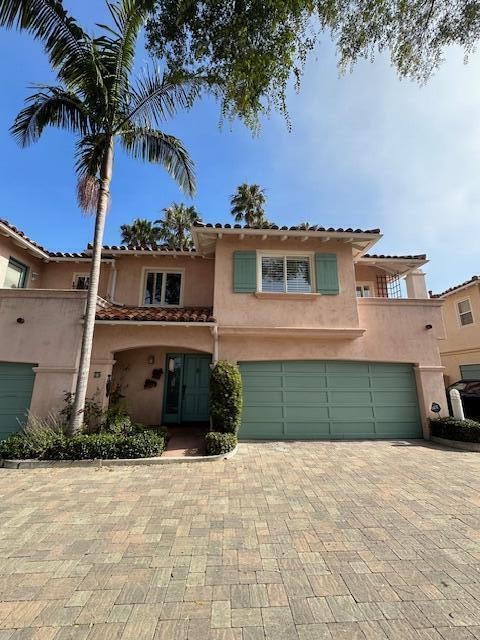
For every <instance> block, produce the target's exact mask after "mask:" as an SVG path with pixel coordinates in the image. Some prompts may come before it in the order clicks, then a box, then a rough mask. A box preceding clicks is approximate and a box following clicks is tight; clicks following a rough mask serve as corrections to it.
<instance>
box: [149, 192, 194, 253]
mask: <svg viewBox="0 0 480 640" xmlns="http://www.w3.org/2000/svg"><path fill="white" fill-rule="evenodd" d="M163 212H164V217H163V219H161V220H155V224H158V225H160V226H159V227H158V237H159V240H160V242H161V243H163V244H164V245H166V246H167V247H168V248H169V249H173V250H175V251H190V250H191V249H193V239H192V234H191V231H190V229H191V227H192V225H194V224H195V222H197V221H198V220H200V217H199V215H198V212H197V210H196V209H195V207H187V206H186V205H184V204H183V203H177V202H173V203H172V204H171V205H170V206H169V207H165V209H164V210H163Z"/></svg>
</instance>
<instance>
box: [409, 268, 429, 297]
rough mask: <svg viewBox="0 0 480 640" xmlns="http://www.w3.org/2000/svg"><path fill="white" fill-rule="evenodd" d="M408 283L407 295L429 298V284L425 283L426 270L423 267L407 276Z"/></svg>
mask: <svg viewBox="0 0 480 640" xmlns="http://www.w3.org/2000/svg"><path fill="white" fill-rule="evenodd" d="M405 284H406V285H407V296H408V297H409V298H414V299H422V298H428V297H429V296H428V291H427V285H426V283H425V272H424V271H422V270H421V269H415V271H411V272H410V273H409V274H408V275H407V276H406V278H405Z"/></svg>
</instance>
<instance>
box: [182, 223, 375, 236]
mask: <svg viewBox="0 0 480 640" xmlns="http://www.w3.org/2000/svg"><path fill="white" fill-rule="evenodd" d="M194 226H195V227H197V228H200V229H202V228H203V229H265V230H268V229H272V230H274V231H323V232H327V233H328V232H330V233H372V234H378V233H380V229H352V228H351V227H349V228H348V229H343V228H341V227H340V228H338V229H335V228H333V227H321V226H320V225H317V224H315V225H310V226H309V227H308V229H304V228H303V227H300V226H293V227H287V226H283V227H279V226H278V225H276V224H270V223H266V224H263V225H254V226H249V225H241V224H228V223H227V224H221V223H220V222H216V223H214V224H212V223H210V222H207V223H205V222H196V223H195V224H194Z"/></svg>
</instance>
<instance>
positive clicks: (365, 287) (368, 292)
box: [355, 284, 373, 298]
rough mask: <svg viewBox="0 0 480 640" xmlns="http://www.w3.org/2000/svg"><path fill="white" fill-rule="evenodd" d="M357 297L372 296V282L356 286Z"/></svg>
mask: <svg viewBox="0 0 480 640" xmlns="http://www.w3.org/2000/svg"><path fill="white" fill-rule="evenodd" d="M355 293H356V295H357V298H371V297H372V295H373V294H372V286H371V285H370V284H357V285H356V287H355Z"/></svg>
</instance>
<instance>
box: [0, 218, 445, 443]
mask: <svg viewBox="0 0 480 640" xmlns="http://www.w3.org/2000/svg"><path fill="white" fill-rule="evenodd" d="M193 238H194V242H195V250H194V251H191V252H176V251H169V250H165V249H161V248H158V249H156V250H146V249H139V248H135V247H123V246H121V247H117V246H106V247H104V250H103V261H102V272H101V280H100V290H99V300H98V309H97V316H96V328H95V336H94V347H93V355H92V363H91V370H90V383H89V395H90V396H94V397H95V398H96V399H97V400H98V401H99V402H101V403H102V404H103V405H104V406H106V405H107V404H108V402H109V396H110V398H111V397H112V396H113V397H114V398H115V399H118V397H122V402H124V403H125V404H126V405H127V407H128V410H129V411H130V413H131V414H132V416H133V417H134V418H135V419H136V420H139V421H142V422H144V423H148V424H159V423H191V422H195V421H205V420H208V378H209V372H210V365H211V363H212V362H215V361H217V360H218V359H226V360H230V361H234V362H238V363H239V365H240V368H241V372H242V378H243V385H244V409H243V419H242V427H241V431H240V437H243V438H261V439H287V438H288V439H295V438H298V439H300V438H301V439H310V438H328V439H329V438H407V437H408V438H410V437H421V436H422V427H423V434H424V435H425V436H426V437H428V420H427V418H428V416H429V415H431V414H430V407H431V405H432V402H438V403H439V404H440V405H441V406H442V408H445V406H446V402H445V392H444V384H443V369H442V366H441V362H440V355H439V349H438V344H437V338H439V337H440V336H441V335H442V331H443V327H442V318H441V305H442V301H440V300H432V299H429V297H428V293H427V290H426V287H425V282H424V274H423V273H422V271H421V270H420V267H421V266H422V265H423V264H425V262H426V258H425V256H423V255H421V256H418V255H417V256H411V255H407V256H383V255H372V254H369V251H370V250H371V248H372V247H373V246H374V245H375V243H376V242H377V241H378V240H379V239H380V238H381V234H380V232H379V230H378V229H373V230H367V231H362V230H360V229H356V230H353V229H324V228H321V227H311V228H309V229H308V230H303V229H302V230H300V229H298V228H296V227H291V228H287V227H281V228H278V227H276V226H273V227H271V228H268V229H258V228H249V227H241V226H239V225H235V226H232V225H228V224H227V225H220V224H217V225H210V224H203V223H200V224H198V225H197V226H196V227H195V228H194V229H193ZM89 262H90V250H89V249H87V250H86V251H85V252H82V253H78V254H65V253H55V252H51V251H48V250H47V249H45V248H43V247H41V246H39V245H38V244H37V243H35V242H34V241H32V240H30V239H29V238H28V237H26V236H25V235H24V234H23V233H22V232H21V231H19V230H18V229H16V228H15V227H13V226H12V225H11V224H9V223H8V222H6V221H2V222H1V223H0V286H3V287H4V288H3V289H1V290H0V425H1V429H2V430H3V433H6V432H9V431H11V430H12V429H15V428H16V424H17V418H18V417H19V416H21V415H22V414H23V412H24V411H25V409H28V408H30V410H31V411H32V412H33V413H36V414H46V413H47V412H49V411H50V410H52V409H56V408H58V407H60V406H61V405H62V398H63V394H64V392H65V391H72V390H74V388H75V379H76V374H77V363H78V355H79V345H80V340H81V332H82V316H83V313H84V307H85V296H86V293H85V287H87V286H88V271H89ZM403 280H405V282H406V287H405V288H406V292H407V296H408V297H400V294H401V292H402V289H403V288H404V287H403V284H402V281H403Z"/></svg>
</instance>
